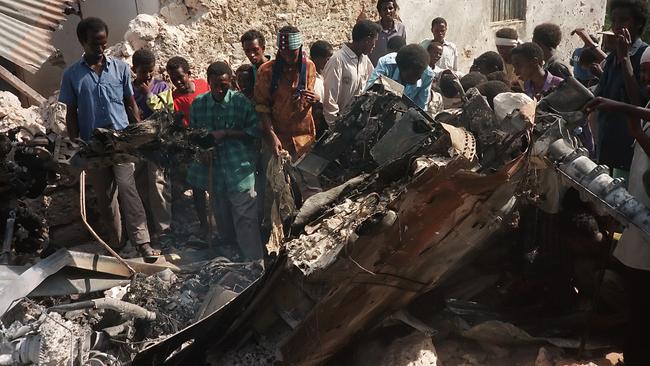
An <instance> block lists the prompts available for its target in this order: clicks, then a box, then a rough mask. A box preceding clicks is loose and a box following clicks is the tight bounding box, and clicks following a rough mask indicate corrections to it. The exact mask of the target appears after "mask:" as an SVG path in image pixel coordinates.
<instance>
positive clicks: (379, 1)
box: [377, 0, 399, 11]
mask: <svg viewBox="0 0 650 366" xmlns="http://www.w3.org/2000/svg"><path fill="white" fill-rule="evenodd" d="M385 3H393V5H395V9H399V5H397V0H377V11H379V10H381V6H382V5H384V4H385Z"/></svg>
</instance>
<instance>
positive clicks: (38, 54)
mask: <svg viewBox="0 0 650 366" xmlns="http://www.w3.org/2000/svg"><path fill="white" fill-rule="evenodd" d="M73 3H74V2H73V1H69V0H0V56H2V57H4V58H6V59H7V60H9V61H11V62H13V63H15V64H16V65H18V66H20V67H22V68H23V69H25V70H27V71H29V72H31V73H35V72H37V71H38V69H40V67H41V66H42V65H43V63H44V62H45V61H46V60H47V59H48V57H50V55H52V53H54V51H56V49H55V48H54V46H52V42H51V41H52V35H53V33H54V31H55V30H57V29H58V28H59V27H60V25H61V23H62V22H63V21H65V19H66V15H65V14H64V10H65V8H67V7H69V6H71V5H72V4H73Z"/></svg>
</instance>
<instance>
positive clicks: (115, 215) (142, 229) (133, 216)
mask: <svg viewBox="0 0 650 366" xmlns="http://www.w3.org/2000/svg"><path fill="white" fill-rule="evenodd" d="M77 38H78V39H79V42H80V43H81V46H82V47H83V50H84V55H83V56H82V58H81V60H79V61H78V62H77V63H75V64H73V65H71V66H70V67H68V68H67V69H66V70H65V72H64V73H63V79H62V80H61V93H60V95H59V101H60V102H62V103H64V104H65V105H66V106H67V114H66V126H67V129H68V134H69V136H70V138H79V137H80V138H81V139H83V140H89V139H90V138H91V136H92V134H93V131H94V130H95V129H96V128H112V129H115V130H122V129H124V128H126V127H127V126H128V125H129V117H130V118H131V119H132V120H133V121H135V122H136V123H137V122H140V111H139V109H138V106H137V104H136V102H135V98H134V97H133V88H132V86H131V71H130V70H129V66H128V65H127V64H126V63H124V62H122V61H120V60H116V59H113V58H110V57H107V56H105V55H104V50H105V49H106V44H107V42H108V26H107V25H106V23H104V22H103V21H102V20H101V19H98V18H86V19H84V20H82V21H81V22H80V23H79V25H78V26H77ZM134 170H135V166H134V164H132V163H131V164H115V165H113V166H111V167H108V168H100V169H91V170H89V171H88V180H89V181H90V183H91V185H92V186H93V188H94V190H95V193H96V195H97V204H98V206H99V207H98V209H99V212H100V216H101V220H102V221H103V222H104V223H105V224H108V226H109V228H108V229H109V230H108V231H109V238H108V243H109V245H110V246H111V247H113V248H117V249H119V248H120V247H123V246H124V241H123V240H122V223H121V216H120V206H119V204H118V196H119V202H120V203H121V204H122V206H123V214H124V215H125V216H126V220H125V222H126V226H127V230H126V231H127V234H128V236H129V239H130V240H131V243H132V244H133V245H134V246H136V247H137V248H138V250H139V252H140V253H141V254H142V255H143V256H145V257H151V256H156V255H158V254H160V253H159V252H158V251H156V250H154V249H153V248H151V245H150V238H149V230H148V228H147V217H146V214H145V210H144V208H143V206H142V201H141V200H140V196H139V195H138V191H137V189H136V186H135V181H134V178H133V172H134ZM118 192H119V195H118Z"/></svg>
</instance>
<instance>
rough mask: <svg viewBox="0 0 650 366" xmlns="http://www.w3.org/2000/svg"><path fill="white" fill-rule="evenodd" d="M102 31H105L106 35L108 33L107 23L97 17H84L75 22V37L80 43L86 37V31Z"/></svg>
mask: <svg viewBox="0 0 650 366" xmlns="http://www.w3.org/2000/svg"><path fill="white" fill-rule="evenodd" d="M102 31H106V35H108V25H106V23H105V22H104V21H103V20H101V19H99V18H93V17H90V18H85V19H82V20H81V21H80V22H79V24H77V38H78V39H79V42H82V43H83V42H86V40H87V39H88V38H87V37H88V32H93V33H99V32H102Z"/></svg>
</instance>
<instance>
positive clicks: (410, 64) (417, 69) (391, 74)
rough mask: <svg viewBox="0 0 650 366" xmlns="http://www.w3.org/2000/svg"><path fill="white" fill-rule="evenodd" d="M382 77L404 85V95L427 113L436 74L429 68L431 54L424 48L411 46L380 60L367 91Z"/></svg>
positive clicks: (369, 81)
mask: <svg viewBox="0 0 650 366" xmlns="http://www.w3.org/2000/svg"><path fill="white" fill-rule="evenodd" d="M380 75H383V76H385V77H388V78H390V79H392V80H394V81H396V82H398V83H400V84H402V85H403V86H404V95H406V96H407V97H409V98H410V99H411V100H412V101H413V102H414V103H415V104H417V105H418V106H419V107H420V108H422V109H423V110H425V111H426V108H427V102H428V101H429V94H430V90H431V83H432V82H433V79H434V72H433V70H431V68H430V67H429V54H428V53H427V51H426V50H425V49H424V48H422V47H420V46H419V45H417V44H411V45H408V46H404V47H402V49H400V50H399V52H397V53H389V54H388V55H386V56H384V57H382V58H380V59H379V62H378V63H377V67H376V68H375V71H373V73H372V75H371V76H370V80H368V84H367V85H366V90H367V89H369V88H370V87H372V86H373V85H374V84H375V82H376V81H377V79H379V76H380Z"/></svg>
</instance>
